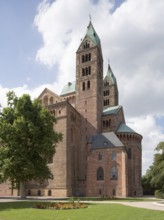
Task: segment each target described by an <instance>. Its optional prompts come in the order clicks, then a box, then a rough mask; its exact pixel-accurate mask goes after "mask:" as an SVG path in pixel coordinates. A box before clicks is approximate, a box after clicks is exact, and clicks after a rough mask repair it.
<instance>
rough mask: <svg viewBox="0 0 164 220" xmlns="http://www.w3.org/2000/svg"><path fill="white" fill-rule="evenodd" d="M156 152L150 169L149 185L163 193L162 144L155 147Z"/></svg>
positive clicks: (163, 154)
mask: <svg viewBox="0 0 164 220" xmlns="http://www.w3.org/2000/svg"><path fill="white" fill-rule="evenodd" d="M156 151H157V153H156V154H155V155H154V161H153V165H152V166H151V167H150V175H151V184H152V186H154V187H155V188H156V189H158V190H161V191H163V192H164V184H163V183H164V142H160V143H159V144H158V145H157V147H156Z"/></svg>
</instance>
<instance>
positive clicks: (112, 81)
mask: <svg viewBox="0 0 164 220" xmlns="http://www.w3.org/2000/svg"><path fill="white" fill-rule="evenodd" d="M104 80H105V81H108V82H110V84H111V85H117V80H116V77H115V76H114V74H113V72H112V69H111V67H110V64H109V60H108V70H107V74H106V76H105V78H104Z"/></svg>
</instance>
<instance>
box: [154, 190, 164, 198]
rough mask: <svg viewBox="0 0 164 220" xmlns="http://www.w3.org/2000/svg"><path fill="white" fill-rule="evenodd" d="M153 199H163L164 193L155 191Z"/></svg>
mask: <svg viewBox="0 0 164 220" xmlns="http://www.w3.org/2000/svg"><path fill="white" fill-rule="evenodd" d="M155 197H156V198H160V199H164V191H162V190H156V191H155Z"/></svg>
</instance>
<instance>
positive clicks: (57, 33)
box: [0, 0, 164, 173]
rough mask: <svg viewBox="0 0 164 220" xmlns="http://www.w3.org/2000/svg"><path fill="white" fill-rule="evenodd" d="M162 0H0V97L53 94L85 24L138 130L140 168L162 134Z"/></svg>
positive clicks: (66, 74)
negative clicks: (92, 30)
mask: <svg viewBox="0 0 164 220" xmlns="http://www.w3.org/2000/svg"><path fill="white" fill-rule="evenodd" d="M163 10H164V1H163V0H158V1H152V0H144V1H143V0H137V1H136V0H126V1H123V0H82V1H80V0H78V1H77V0H56V1H53V0H47V1H46V0H44V1H42V0H14V1H13V0H5V1H4V0H0V30H1V31H0V103H1V104H2V106H5V105H6V95H5V94H6V92H7V91H8V90H14V91H15V92H16V94H17V95H18V96H19V95H22V94H23V93H29V94H30V95H31V96H32V98H34V97H38V96H39V94H40V93H41V92H42V91H43V89H44V88H45V87H48V88H49V89H51V90H52V91H54V92H56V93H58V94H60V92H61V89H62V87H63V86H64V84H65V83H67V82H68V81H73V80H74V79H75V54H76V50H77V48H78V46H79V44H80V39H81V38H83V36H84V34H85V32H86V27H87V25H88V23H89V14H91V17H92V23H93V25H94V27H95V30H96V32H97V33H98V35H99V37H100V39H101V44H102V51H103V57H104V74H105V73H106V70H107V64H108V59H110V64H111V68H112V70H113V72H114V74H115V76H116V78H117V82H118V88H119V100H120V104H121V105H123V107H124V112H125V117H126V122H127V124H128V125H129V126H130V127H131V128H132V129H134V130H135V131H137V132H138V133H140V134H142V135H143V173H144V172H145V170H146V169H147V168H148V167H149V165H151V163H152V159H153V154H154V148H155V147H156V145H157V144H158V143H159V142H160V141H164V101H163V100H164V99H163V94H164V74H163V69H164V62H163V57H164V25H163V20H164V13H163Z"/></svg>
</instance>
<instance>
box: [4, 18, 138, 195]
mask: <svg viewBox="0 0 164 220" xmlns="http://www.w3.org/2000/svg"><path fill="white" fill-rule="evenodd" d="M103 73H104V72H103V56H102V50H101V42H100V38H99V36H98V35H97V33H96V31H95V29H94V27H93V25H92V23H91V21H90V23H89V25H88V27H87V31H86V34H85V37H84V38H83V39H82V41H81V43H80V45H79V48H78V49H77V52H76V81H74V82H68V83H67V84H66V85H65V86H64V88H63V89H62V92H61V94H60V95H57V94H56V93H55V92H54V91H50V90H49V89H47V88H45V89H44V90H43V92H42V93H41V94H40V96H39V100H40V102H41V104H42V105H44V106H46V107H47V108H48V110H49V111H50V112H51V113H52V114H54V115H55V117H56V119H57V124H54V129H55V130H56V131H57V132H61V133H62V134H63V140H62V142H60V143H59V144H58V146H57V148H56V154H55V155H54V156H53V157H52V159H51V160H50V161H49V164H48V165H49V167H50V169H51V170H52V174H53V177H54V178H53V179H52V180H48V181H45V182H44V184H42V185H40V184H39V183H36V182H30V183H27V195H31V196H53V197H68V196H87V197H103V196H105V197H127V196H142V186H141V158H142V147H141V140H142V136H141V135H140V134H138V133H136V132H135V131H134V130H132V129H131V128H130V127H128V126H127V125H126V122H125V117H124V112H123V107H122V106H121V105H119V93H118V87H117V80H116V78H115V76H114V74H113V72H112V69H111V67H110V65H109V64H108V68H107V71H106V74H105V77H103ZM14 194H15V195H16V192H14ZM0 195H11V188H10V185H9V184H1V185H0Z"/></svg>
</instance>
